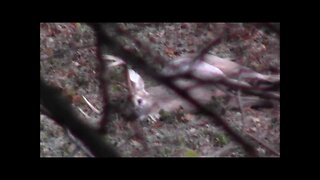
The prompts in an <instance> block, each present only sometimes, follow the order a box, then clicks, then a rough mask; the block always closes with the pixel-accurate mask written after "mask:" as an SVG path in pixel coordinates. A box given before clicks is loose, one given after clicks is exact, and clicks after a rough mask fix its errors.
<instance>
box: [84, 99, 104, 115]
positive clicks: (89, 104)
mask: <svg viewBox="0 0 320 180" xmlns="http://www.w3.org/2000/svg"><path fill="white" fill-rule="evenodd" d="M82 98H83V99H84V100H85V102H86V103H87V105H88V106H89V107H90V108H91V109H92V110H93V111H94V112H95V113H97V114H101V111H99V110H98V109H97V108H95V107H94V106H93V105H92V104H91V103H90V102H89V101H88V100H87V98H86V97H85V96H82Z"/></svg>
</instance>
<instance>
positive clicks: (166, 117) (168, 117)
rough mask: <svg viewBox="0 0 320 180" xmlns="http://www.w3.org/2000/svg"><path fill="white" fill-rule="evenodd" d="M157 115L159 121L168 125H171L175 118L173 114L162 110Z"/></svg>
mask: <svg viewBox="0 0 320 180" xmlns="http://www.w3.org/2000/svg"><path fill="white" fill-rule="evenodd" d="M159 115H160V118H159V119H160V121H164V122H168V123H173V122H174V121H176V116H175V114H174V113H171V112H168V111H165V110H163V109H161V110H160V111H159Z"/></svg>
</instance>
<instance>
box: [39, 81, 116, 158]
mask: <svg viewBox="0 0 320 180" xmlns="http://www.w3.org/2000/svg"><path fill="white" fill-rule="evenodd" d="M40 102H41V103H42V105H43V106H44V107H45V108H46V109H47V110H48V112H50V114H51V115H52V116H51V117H53V120H54V121H56V122H57V123H58V124H60V125H61V126H63V127H66V128H68V129H69V130H70V132H71V133H72V134H73V135H74V136H75V137H77V138H78V139H79V140H81V142H82V143H83V144H84V145H85V146H86V147H87V148H88V149H89V151H90V152H91V153H92V154H93V155H94V156H95V157H117V156H119V154H118V153H117V152H116V151H115V150H114V149H113V148H112V147H111V146H110V145H108V144H106V143H105V142H104V140H103V138H102V137H101V136H100V135H99V134H98V132H97V131H96V130H95V129H93V128H92V127H91V126H89V125H88V124H86V123H84V122H83V121H82V120H81V119H80V118H79V117H78V116H77V115H76V113H75V112H74V111H73V109H72V107H71V105H70V103H69V102H68V101H67V99H66V98H65V97H63V96H62V94H61V93H59V91H58V90H57V89H55V88H53V87H51V86H49V85H47V84H46V83H45V82H44V80H43V79H42V78H41V77H40Z"/></svg>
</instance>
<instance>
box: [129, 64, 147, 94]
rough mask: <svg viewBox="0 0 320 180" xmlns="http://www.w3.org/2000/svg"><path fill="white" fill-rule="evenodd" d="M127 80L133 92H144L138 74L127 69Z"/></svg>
mask: <svg viewBox="0 0 320 180" xmlns="http://www.w3.org/2000/svg"><path fill="white" fill-rule="evenodd" d="M129 78H130V82H131V83H132V87H133V90H134V91H139V90H144V81H143V79H142V78H141V76H140V75H139V74H138V73H136V72H135V71H133V70H131V69H129Z"/></svg>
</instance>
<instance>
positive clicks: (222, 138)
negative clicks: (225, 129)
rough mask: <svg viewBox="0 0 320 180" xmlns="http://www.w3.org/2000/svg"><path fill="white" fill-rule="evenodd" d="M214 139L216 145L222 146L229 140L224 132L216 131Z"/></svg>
mask: <svg viewBox="0 0 320 180" xmlns="http://www.w3.org/2000/svg"><path fill="white" fill-rule="evenodd" d="M214 141H215V143H216V144H217V145H218V146H224V145H226V144H228V143H229V142H230V139H229V138H228V137H227V136H226V135H225V134H224V133H216V134H215V136H214Z"/></svg>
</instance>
